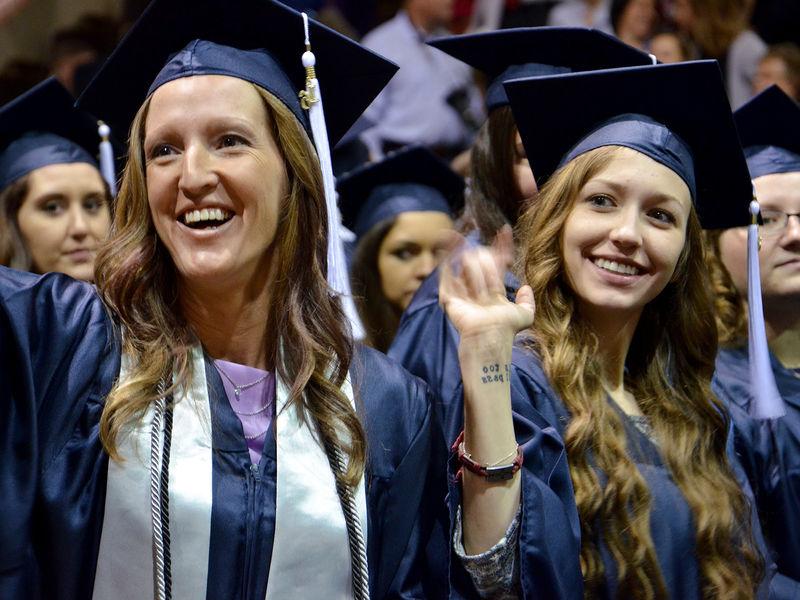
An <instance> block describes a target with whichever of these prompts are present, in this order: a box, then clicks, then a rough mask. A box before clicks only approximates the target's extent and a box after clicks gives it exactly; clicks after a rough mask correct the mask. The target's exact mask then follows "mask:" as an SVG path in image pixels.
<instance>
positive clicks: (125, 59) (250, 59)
mask: <svg viewBox="0 0 800 600" xmlns="http://www.w3.org/2000/svg"><path fill="white" fill-rule="evenodd" d="M303 31H304V29H303V19H302V15H301V14H300V13H298V12H297V11H295V10H293V9H291V8H289V7H287V6H284V5H283V4H281V3H279V2H275V1H273V0H154V1H153V2H151V3H150V5H149V6H148V7H147V9H146V10H145V11H144V13H143V14H142V16H141V17H140V18H139V20H138V21H137V22H136V23H135V24H134V26H133V27H132V28H131V30H130V31H129V32H128V34H127V35H126V36H125V37H124V38H123V40H122V41H121V42H120V44H119V46H117V48H116V50H115V51H114V52H113V53H112V54H111V56H110V57H109V58H108V60H107V61H106V63H105V64H104V65H103V67H102V68H101V70H100V72H99V73H98V74H97V75H96V76H95V78H94V79H93V80H92V82H91V83H90V84H89V86H88V87H87V89H86V90H85V91H84V92H83V94H82V95H81V97H80V98H79V100H78V103H79V105H80V106H82V107H84V108H86V109H87V110H90V111H91V112H92V113H93V114H97V115H100V116H101V117H102V118H103V119H105V120H106V121H107V122H108V123H109V124H110V125H111V127H112V130H114V131H125V132H127V131H128V130H129V128H130V124H131V122H132V121H133V117H134V116H135V114H136V112H137V111H138V110H139V107H140V106H141V105H142V103H143V102H144V100H145V98H146V97H147V96H148V95H149V94H150V93H151V92H152V91H154V89H155V88H156V87H158V86H159V85H161V84H163V83H166V82H167V81H171V80H173V79H177V78H179V77H187V76H191V75H229V76H232V77H237V78H239V79H244V80H246V81H251V82H252V83H255V84H257V85H260V86H261V87H263V88H265V89H267V90H268V91H269V92H271V93H272V94H273V95H275V96H276V97H278V99H280V100H281V101H282V102H283V103H284V104H286V106H287V107H288V108H289V109H290V110H291V111H292V112H293V113H294V114H295V116H296V117H297V119H298V120H299V121H300V123H301V124H303V126H304V127H305V128H306V130H307V131H308V132H309V134H310V125H309V121H308V116H307V114H306V111H305V110H303V109H302V108H301V106H300V101H299V99H298V92H299V91H300V90H303V89H305V84H306V71H305V69H304V67H303V64H302V61H301V56H302V55H303V52H304V51H305V45H304V33H303ZM309 34H310V42H311V48H312V50H313V52H314V54H315V56H316V73H317V77H318V78H319V81H320V86H321V89H322V94H323V95H324V101H325V108H326V110H325V113H326V119H327V128H328V137H329V140H330V144H331V145H335V143H336V141H337V140H338V139H339V138H340V137H341V136H342V135H343V134H344V133H345V132H346V131H347V130H348V129H349V128H350V126H351V125H352V124H353V123H354V122H355V121H356V119H357V118H358V116H359V115H360V114H361V113H362V112H363V111H364V109H365V108H366V107H367V106H369V104H370V103H371V102H372V100H373V98H374V97H375V96H377V94H378V93H379V92H380V90H381V89H382V88H383V87H384V86H385V85H386V83H387V82H388V81H389V79H391V77H392V76H393V75H394V73H395V71H396V70H397V67H396V66H395V65H394V64H393V63H390V62H389V61H387V60H385V59H383V58H381V57H380V56H378V55H377V54H374V53H373V52H371V51H369V50H367V49H365V48H363V47H361V46H359V45H358V44H356V43H355V42H353V41H351V40H349V39H347V38H346V37H344V36H342V35H340V34H338V33H336V32H334V31H333V30H331V29H329V28H327V27H325V26H323V25H320V24H318V23H316V22H314V21H311V20H309ZM176 53H177V55H176Z"/></svg>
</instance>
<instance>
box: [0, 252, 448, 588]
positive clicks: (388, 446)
mask: <svg viewBox="0 0 800 600" xmlns="http://www.w3.org/2000/svg"><path fill="white" fill-rule="evenodd" d="M0 360H1V361H2V362H0V364H2V367H0V390H2V391H1V392H0V394H2V395H1V396H0V452H1V454H0V503H2V514H3V517H2V520H0V598H3V599H4V600H15V599H20V600H21V599H23V598H24V599H26V600H28V599H31V598H39V597H41V598H47V599H58V600H60V599H64V600H66V599H89V598H91V596H92V590H93V581H94V574H95V570H96V565H97V554H98V549H99V545H100V537H101V531H102V526H103V523H102V521H103V516H104V502H105V496H106V479H107V467H108V457H107V455H106V453H105V452H104V451H103V449H102V445H101V443H100V439H99V433H98V422H99V418H100V415H101V412H102V409H103V399H104V398H105V396H106V395H107V393H108V391H109V390H110V389H111V387H112V385H113V383H114V381H115V379H116V377H117V375H118V373H119V369H120V348H119V343H118V332H117V330H116V327H115V326H114V324H113V323H112V320H111V319H110V317H109V315H108V313H107V311H106V309H105V307H104V305H103V304H102V302H101V301H100V299H99V297H98V296H97V294H96V292H95V290H94V288H93V287H91V286H90V285H88V284H85V283H81V282H76V281H74V280H72V279H70V278H68V277H66V276H63V275H58V274H50V275H46V276H43V277H41V278H39V277H36V276H33V275H30V274H27V273H19V272H16V271H12V270H9V269H5V268H2V267H0ZM206 374H207V377H208V382H209V387H210V388H211V389H210V393H209V397H210V398H212V407H211V410H212V416H213V419H212V422H213V424H214V426H213V432H212V443H213V475H212V478H213V504H212V514H211V539H210V541H209V544H210V554H209V559H208V560H209V564H208V588H207V590H208V591H207V598H209V599H212V598H225V599H226V600H228V599H231V600H233V599H242V600H251V599H258V600H262V599H263V598H264V596H265V593H266V586H267V580H268V577H269V573H268V570H269V564H270V558H271V553H272V540H273V534H274V529H275V523H274V515H275V473H276V463H275V437H274V433H273V432H270V434H269V437H268V438H267V440H266V441H265V447H264V452H263V456H262V459H261V461H260V463H259V464H258V465H257V466H256V465H252V464H251V462H250V459H249V454H248V450H247V446H246V444H245V441H244V439H243V437H242V436H241V426H240V424H239V422H238V419H237V417H236V415H235V414H234V413H233V411H232V409H231V408H230V405H229V404H228V402H227V400H225V396H224V390H223V387H222V383H221V381H220V379H219V376H218V374H217V373H216V370H215V369H213V368H211V367H210V366H208V365H207V369H206ZM351 377H352V380H353V388H354V390H356V394H357V398H358V399H359V400H360V402H361V404H360V405H359V408H360V413H361V416H362V419H363V423H364V426H365V429H366V431H367V440H368V463H367V465H368V466H367V473H366V477H367V511H368V519H369V524H368V548H367V552H368V558H369V570H370V586H371V597H373V598H410V597H414V598H419V597H435V598H441V597H446V595H447V563H448V560H449V544H448V543H447V540H446V539H445V534H444V531H445V529H446V520H447V515H446V512H442V511H443V510H445V511H446V506H445V503H444V486H445V485H446V484H445V478H444V477H443V476H442V477H439V476H438V474H439V473H441V474H442V475H443V474H444V467H443V462H442V461H441V460H440V461H439V462H438V464H437V462H436V460H435V459H436V457H437V456H439V457H441V456H443V453H442V452H441V442H442V440H441V435H440V434H439V433H438V430H437V429H436V426H435V422H434V420H433V418H432V410H431V397H430V394H429V392H428V391H427V388H426V387H425V386H424V384H423V383H422V382H421V381H419V380H417V379H415V378H411V377H409V376H408V375H407V374H406V373H405V372H404V371H403V370H402V369H400V368H399V367H397V366H396V365H394V364H393V363H391V362H390V361H388V360H386V359H385V358H384V357H383V356H382V355H380V354H379V353H377V352H374V351H371V350H369V349H366V348H360V349H359V350H358V351H357V353H356V356H355V357H354V361H353V367H352V369H351ZM215 397H216V398H217V399H222V401H219V402H215V401H214V400H213V398H215ZM439 467H441V471H438V472H437V470H438V469H439ZM174 510H179V507H175V508H174ZM443 521H444V523H443ZM437 534H439V538H437Z"/></svg>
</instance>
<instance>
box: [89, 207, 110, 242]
mask: <svg viewBox="0 0 800 600" xmlns="http://www.w3.org/2000/svg"><path fill="white" fill-rule="evenodd" d="M89 222H90V224H91V225H90V226H91V229H92V233H93V234H94V235H95V237H97V238H98V239H105V237H106V236H107V235H108V230H109V229H110V228H111V213H110V211H109V209H108V207H105V208H103V209H101V210H100V212H98V213H97V214H95V215H92V216H91V218H90V221H89Z"/></svg>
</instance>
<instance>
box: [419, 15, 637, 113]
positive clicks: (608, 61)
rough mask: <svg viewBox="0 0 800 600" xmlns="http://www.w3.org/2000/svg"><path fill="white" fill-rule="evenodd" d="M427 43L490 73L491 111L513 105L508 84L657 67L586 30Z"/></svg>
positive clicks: (514, 32) (511, 32)
mask: <svg viewBox="0 0 800 600" xmlns="http://www.w3.org/2000/svg"><path fill="white" fill-rule="evenodd" d="M428 44H430V45H431V46H433V47H434V48H438V49H439V50H442V51H443V52H446V53H447V54H449V55H450V56H453V57H455V58H457V59H458V60H460V61H462V62H465V63H467V64H468V65H470V66H471V67H473V68H474V69H477V70H478V71H482V72H483V73H485V74H486V77H487V78H488V79H489V83H488V84H487V89H486V105H487V108H488V109H489V110H490V111H491V110H492V109H494V108H497V107H498V106H505V105H507V104H508V98H507V97H506V93H505V90H504V89H503V83H504V82H506V81H510V80H512V79H520V78H523V77H538V76H546V75H556V74H559V73H569V72H573V71H593V70H595V69H612V68H616V67H630V66H637V65H649V64H652V59H651V58H650V55H649V54H647V53H645V52H642V51H641V50H637V49H636V48H634V47H633V46H629V45H628V44H625V43H624V42H621V41H620V40H618V39H617V38H615V37H614V36H611V35H608V34H607V33H603V32H602V31H597V30H596V29H588V28H586V27H521V28H517V29H501V30H498V31H489V32H485V33H474V34H468V35H457V36H450V37H443V38H438V39H435V40H431V41H430V42H428Z"/></svg>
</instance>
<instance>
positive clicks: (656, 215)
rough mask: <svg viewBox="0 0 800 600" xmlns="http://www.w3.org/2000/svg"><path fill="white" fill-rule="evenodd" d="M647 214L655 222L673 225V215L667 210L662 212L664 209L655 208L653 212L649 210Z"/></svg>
mask: <svg viewBox="0 0 800 600" xmlns="http://www.w3.org/2000/svg"><path fill="white" fill-rule="evenodd" d="M648 214H649V216H650V217H652V218H653V219H655V220H656V221H660V222H662V223H669V224H671V225H673V224H675V222H676V221H675V215H673V214H672V213H671V212H669V211H668V210H664V209H661V208H656V209H654V210H651V211H650V212H649V213H648Z"/></svg>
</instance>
